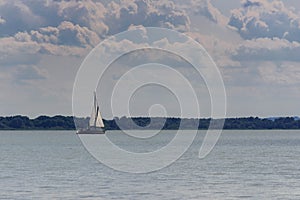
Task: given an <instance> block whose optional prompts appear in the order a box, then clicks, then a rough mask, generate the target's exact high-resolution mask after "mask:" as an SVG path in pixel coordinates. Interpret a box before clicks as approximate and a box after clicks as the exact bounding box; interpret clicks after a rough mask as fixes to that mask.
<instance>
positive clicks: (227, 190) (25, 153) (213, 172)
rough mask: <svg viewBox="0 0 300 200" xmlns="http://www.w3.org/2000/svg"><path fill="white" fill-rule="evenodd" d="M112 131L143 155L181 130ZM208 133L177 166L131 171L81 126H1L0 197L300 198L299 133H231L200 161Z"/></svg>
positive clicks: (117, 140) (122, 143)
mask: <svg viewBox="0 0 300 200" xmlns="http://www.w3.org/2000/svg"><path fill="white" fill-rule="evenodd" d="M186 132H187V134H188V131H186ZM141 134H143V132H141ZM108 136H109V138H111V140H112V141H113V142H114V143H116V144H118V145H120V146H122V148H127V149H128V150H130V149H135V150H136V151H141V152H143V151H148V150H153V149H155V148H156V147H157V148H159V147H160V146H161V145H163V144H164V143H165V142H166V141H169V140H170V139H172V137H173V136H174V132H172V131H165V133H163V134H160V135H159V136H157V137H156V139H153V140H151V141H150V142H143V145H140V144H139V143H137V142H136V141H135V140H132V139H130V137H125V136H124V135H122V134H121V133H120V132H108ZM203 136H204V134H203V133H201V132H200V133H199V134H198V135H197V137H196V139H195V141H194V143H193V145H192V146H191V147H190V148H189V150H188V151H187V152H186V153H185V154H184V155H183V156H182V157H181V158H180V159H179V160H177V161H176V162H175V163H173V164H172V165H170V166H168V167H166V168H164V169H162V170H159V171H156V172H152V173H147V174H130V173H124V172H118V171H115V170H112V169H110V168H108V167H106V166H105V165H103V164H101V163H99V162H98V161H97V160H95V159H94V158H93V157H92V156H91V155H90V154H89V153H88V152H87V151H86V150H85V149H84V147H83V145H82V144H81V141H80V139H79V138H78V137H77V135H76V134H75V132H74V131H2V132H0V137H1V139H0V199H22V200H24V199H143V200H146V199H180V200H181V199H300V189H299V188H300V158H299V156H300V131H286V130H284V131H224V132H223V133H222V135H221V138H220V140H219V142H218V143H217V145H216V146H215V148H214V150H213V151H212V152H211V153H210V154H209V155H208V156H207V157H206V158H205V159H202V160H200V159H198V151H199V148H200V145H201V142H202V139H203ZM170 153H171V152H170Z"/></svg>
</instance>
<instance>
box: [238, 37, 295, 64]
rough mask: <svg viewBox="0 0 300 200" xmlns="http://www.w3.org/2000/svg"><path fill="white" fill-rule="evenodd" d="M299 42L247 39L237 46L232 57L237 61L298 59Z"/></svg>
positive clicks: (276, 39)
mask: <svg viewBox="0 0 300 200" xmlns="http://www.w3.org/2000/svg"><path fill="white" fill-rule="evenodd" d="M299 55H300V43H298V42H290V41H288V40H286V39H279V38H273V39H270V38H258V39H253V40H247V41H245V42H243V43H242V44H241V45H239V46H238V47H237V49H236V50H235V53H233V55H232V58H233V59H234V60H237V61H273V62H279V61H300V57H299Z"/></svg>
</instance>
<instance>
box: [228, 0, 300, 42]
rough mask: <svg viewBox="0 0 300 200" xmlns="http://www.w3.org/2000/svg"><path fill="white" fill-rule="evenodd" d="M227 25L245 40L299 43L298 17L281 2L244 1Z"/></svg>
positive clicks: (299, 18) (299, 19)
mask: <svg viewBox="0 0 300 200" xmlns="http://www.w3.org/2000/svg"><path fill="white" fill-rule="evenodd" d="M228 25H229V26H231V27H234V28H235V29H236V30H237V31H238V32H239V33H240V35H241V36H242V37H243V38H245V39H255V38H264V37H268V38H281V39H286V40H288V41H291V42H292V41H298V42H300V38H299V34H300V17H299V14H298V13H296V12H295V11H294V10H293V9H290V8H287V7H286V6H285V5H284V3H283V2H282V1H279V0H276V1H267V0H246V1H244V3H243V4H242V8H239V9H235V10H233V11H232V13H231V17H230V20H229V22H228Z"/></svg>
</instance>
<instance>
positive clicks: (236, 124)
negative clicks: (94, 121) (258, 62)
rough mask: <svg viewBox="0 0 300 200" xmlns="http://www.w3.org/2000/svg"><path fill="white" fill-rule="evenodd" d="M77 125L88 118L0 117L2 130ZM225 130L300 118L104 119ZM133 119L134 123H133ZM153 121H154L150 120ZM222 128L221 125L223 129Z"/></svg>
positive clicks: (112, 125)
mask: <svg viewBox="0 0 300 200" xmlns="http://www.w3.org/2000/svg"><path fill="white" fill-rule="evenodd" d="M74 119H75V122H76V125H77V127H79V128H84V127H86V126H87V124H88V121H89V118H88V117H87V118H78V117H76V118H73V117H72V116H62V115H57V116H53V117H50V116H39V117H37V118H34V119H30V118H29V117H27V116H21V115H16V116H10V117H0V130H76V128H75V123H74ZM223 121H224V122H225V123H224V127H223V129H224V130H299V129H300V120H299V118H298V117H271V118H258V117H241V118H226V119H225V120H224V119H210V118H201V119H188V118H182V119H181V118H175V117H168V118H162V117H153V118H148V117H133V118H127V117H121V118H114V119H112V120H104V124H105V127H106V129H107V130H120V128H119V127H120V126H121V127H122V129H126V130H161V129H162V130H178V129H179V126H181V127H180V129H183V130H195V129H197V128H198V130H207V129H208V127H209V126H210V128H211V129H222V122H223ZM133 122H134V123H133ZM150 122H151V123H150ZM220 127H221V128H220Z"/></svg>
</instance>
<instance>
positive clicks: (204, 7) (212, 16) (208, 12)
mask: <svg viewBox="0 0 300 200" xmlns="http://www.w3.org/2000/svg"><path fill="white" fill-rule="evenodd" d="M188 9H192V10H193V11H194V13H195V14H198V15H202V16H205V17H206V18H208V19H209V20H210V21H212V22H214V23H216V24H220V25H225V24H226V23H227V21H228V19H227V17H225V16H224V15H223V14H222V13H221V12H220V11H219V9H217V8H216V7H214V6H213V5H212V3H211V0H193V1H191V7H190V8H188Z"/></svg>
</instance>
